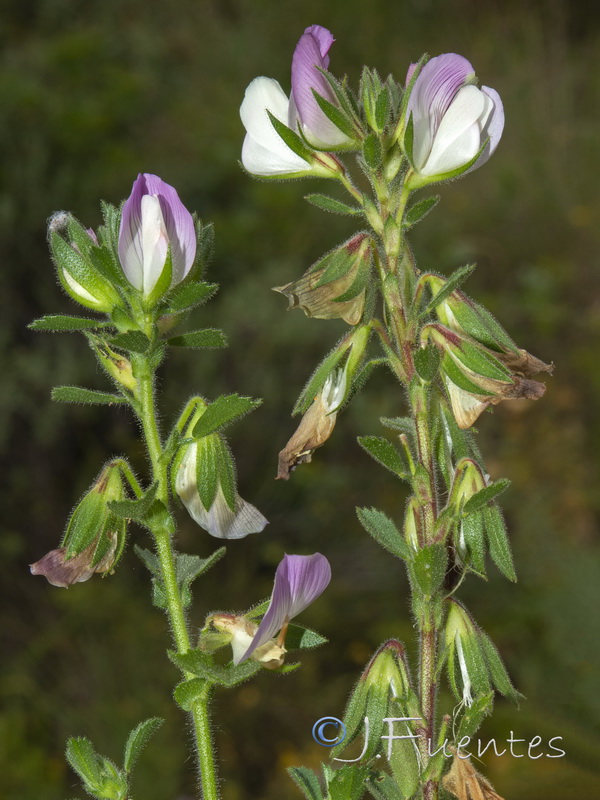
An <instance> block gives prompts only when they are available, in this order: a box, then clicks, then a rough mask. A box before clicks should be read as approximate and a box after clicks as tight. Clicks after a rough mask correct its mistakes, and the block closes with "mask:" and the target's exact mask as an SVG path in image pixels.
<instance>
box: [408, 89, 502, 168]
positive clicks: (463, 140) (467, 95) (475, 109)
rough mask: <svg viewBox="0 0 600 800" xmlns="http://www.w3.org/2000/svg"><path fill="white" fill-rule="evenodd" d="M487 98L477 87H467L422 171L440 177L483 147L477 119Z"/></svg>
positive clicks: (444, 122)
mask: <svg viewBox="0 0 600 800" xmlns="http://www.w3.org/2000/svg"><path fill="white" fill-rule="evenodd" d="M488 100H489V98H487V97H486V96H485V95H484V94H483V92H481V91H480V90H479V89H478V88H477V87H476V86H464V87H463V88H462V89H461V90H460V91H459V92H458V93H457V95H456V97H455V98H454V100H453V101H452V103H451V104H450V107H449V108H448V111H446V113H445V114H444V116H443V118H442V121H441V122H440V125H439V128H438V130H437V133H436V135H435V139H434V140H433V145H432V147H431V152H430V154H429V157H428V158H427V161H426V162H425V164H424V166H423V167H422V168H421V170H420V172H421V173H422V174H423V175H440V174H442V173H444V172H450V170H453V169H456V168H457V167H460V166H462V165H463V164H466V163H467V162H468V161H470V160H471V159H472V158H473V156H475V155H476V153H477V151H478V150H479V148H480V147H481V129H480V127H479V124H478V120H479V118H480V117H481V115H482V114H483V112H484V110H485V108H486V106H487V101H488Z"/></svg>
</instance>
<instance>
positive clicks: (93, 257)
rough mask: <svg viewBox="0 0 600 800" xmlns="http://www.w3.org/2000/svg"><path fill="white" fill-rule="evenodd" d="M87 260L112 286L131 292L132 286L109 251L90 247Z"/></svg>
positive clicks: (102, 247) (104, 248)
mask: <svg viewBox="0 0 600 800" xmlns="http://www.w3.org/2000/svg"><path fill="white" fill-rule="evenodd" d="M86 235H87V234H86ZM88 258H89V260H90V263H91V264H92V266H93V267H94V269H95V270H96V271H97V272H98V273H99V274H100V275H102V276H103V277H104V278H106V280H107V281H108V282H109V283H110V284H111V285H112V286H118V287H119V288H120V289H123V290H125V291H128V290H131V288H132V286H131V284H130V283H129V281H128V280H127V278H126V276H125V273H124V272H123V270H122V269H121V265H120V264H119V262H118V261H117V260H116V259H115V257H114V255H113V252H112V250H111V249H109V248H108V247H105V246H102V245H101V246H100V247H95V246H92V248H91V250H90V251H89V252H88Z"/></svg>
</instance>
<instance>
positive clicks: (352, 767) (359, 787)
mask: <svg viewBox="0 0 600 800" xmlns="http://www.w3.org/2000/svg"><path fill="white" fill-rule="evenodd" d="M370 771H371V769H370V767H369V766H368V765H366V764H362V765H361V764H344V765H343V766H342V767H341V768H339V769H336V770H332V774H331V777H330V778H329V779H328V781H327V789H328V791H329V798H330V800H361V797H363V796H364V793H365V780H366V778H367V775H369V773H370Z"/></svg>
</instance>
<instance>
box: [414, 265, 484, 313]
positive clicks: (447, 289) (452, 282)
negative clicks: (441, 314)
mask: <svg viewBox="0 0 600 800" xmlns="http://www.w3.org/2000/svg"><path fill="white" fill-rule="evenodd" d="M476 266H477V265H476V264H466V265H465V266H464V267H460V268H459V269H457V270H456V271H455V272H453V273H452V275H450V277H449V278H448V279H447V280H446V283H445V284H444V285H443V286H442V288H441V289H440V291H439V292H438V293H437V294H436V295H434V297H433V298H432V299H431V300H430V301H429V303H428V304H427V306H426V308H425V310H424V312H423V313H424V314H430V313H431V312H432V311H433V310H434V308H435V307H436V306H439V304H440V303H442V302H443V301H444V300H445V299H446V298H447V297H449V296H450V295H451V294H452V292H453V291H454V290H455V289H458V287H459V286H460V285H461V284H463V283H464V282H465V281H466V280H467V278H468V277H469V275H470V274H471V273H472V272H473V270H474V269H475V267H476Z"/></svg>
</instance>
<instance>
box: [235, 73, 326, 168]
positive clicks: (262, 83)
mask: <svg viewBox="0 0 600 800" xmlns="http://www.w3.org/2000/svg"><path fill="white" fill-rule="evenodd" d="M288 108H289V100H288V98H287V95H286V94H285V92H284V91H283V89H282V88H281V86H280V85H279V83H278V81H276V80H274V79H273V78H265V77H260V78H255V79H254V80H253V81H252V83H251V84H250V85H249V86H248V88H247V89H246V94H245V95H244V100H243V102H242V105H241V108H240V117H241V119H242V122H243V123H244V127H245V128H246V131H247V132H248V136H247V137H246V140H245V141H244V147H243V150H242V163H243V165H244V167H245V168H246V169H247V170H248V171H249V172H253V173H255V174H258V175H279V174H283V173H289V172H299V171H304V170H309V169H310V165H309V164H308V163H307V162H306V161H305V160H304V159H303V158H300V156H298V155H296V153H294V152H293V150H290V148H289V147H288V146H287V145H286V144H285V142H284V141H283V140H282V139H281V137H280V136H279V134H278V133H277V131H276V130H275V128H274V127H273V125H272V124H271V120H270V119H269V115H268V114H267V109H268V110H269V111H270V112H271V114H273V116H274V117H276V118H277V119H278V120H279V121H280V122H282V123H283V124H284V125H287V124H288Z"/></svg>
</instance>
